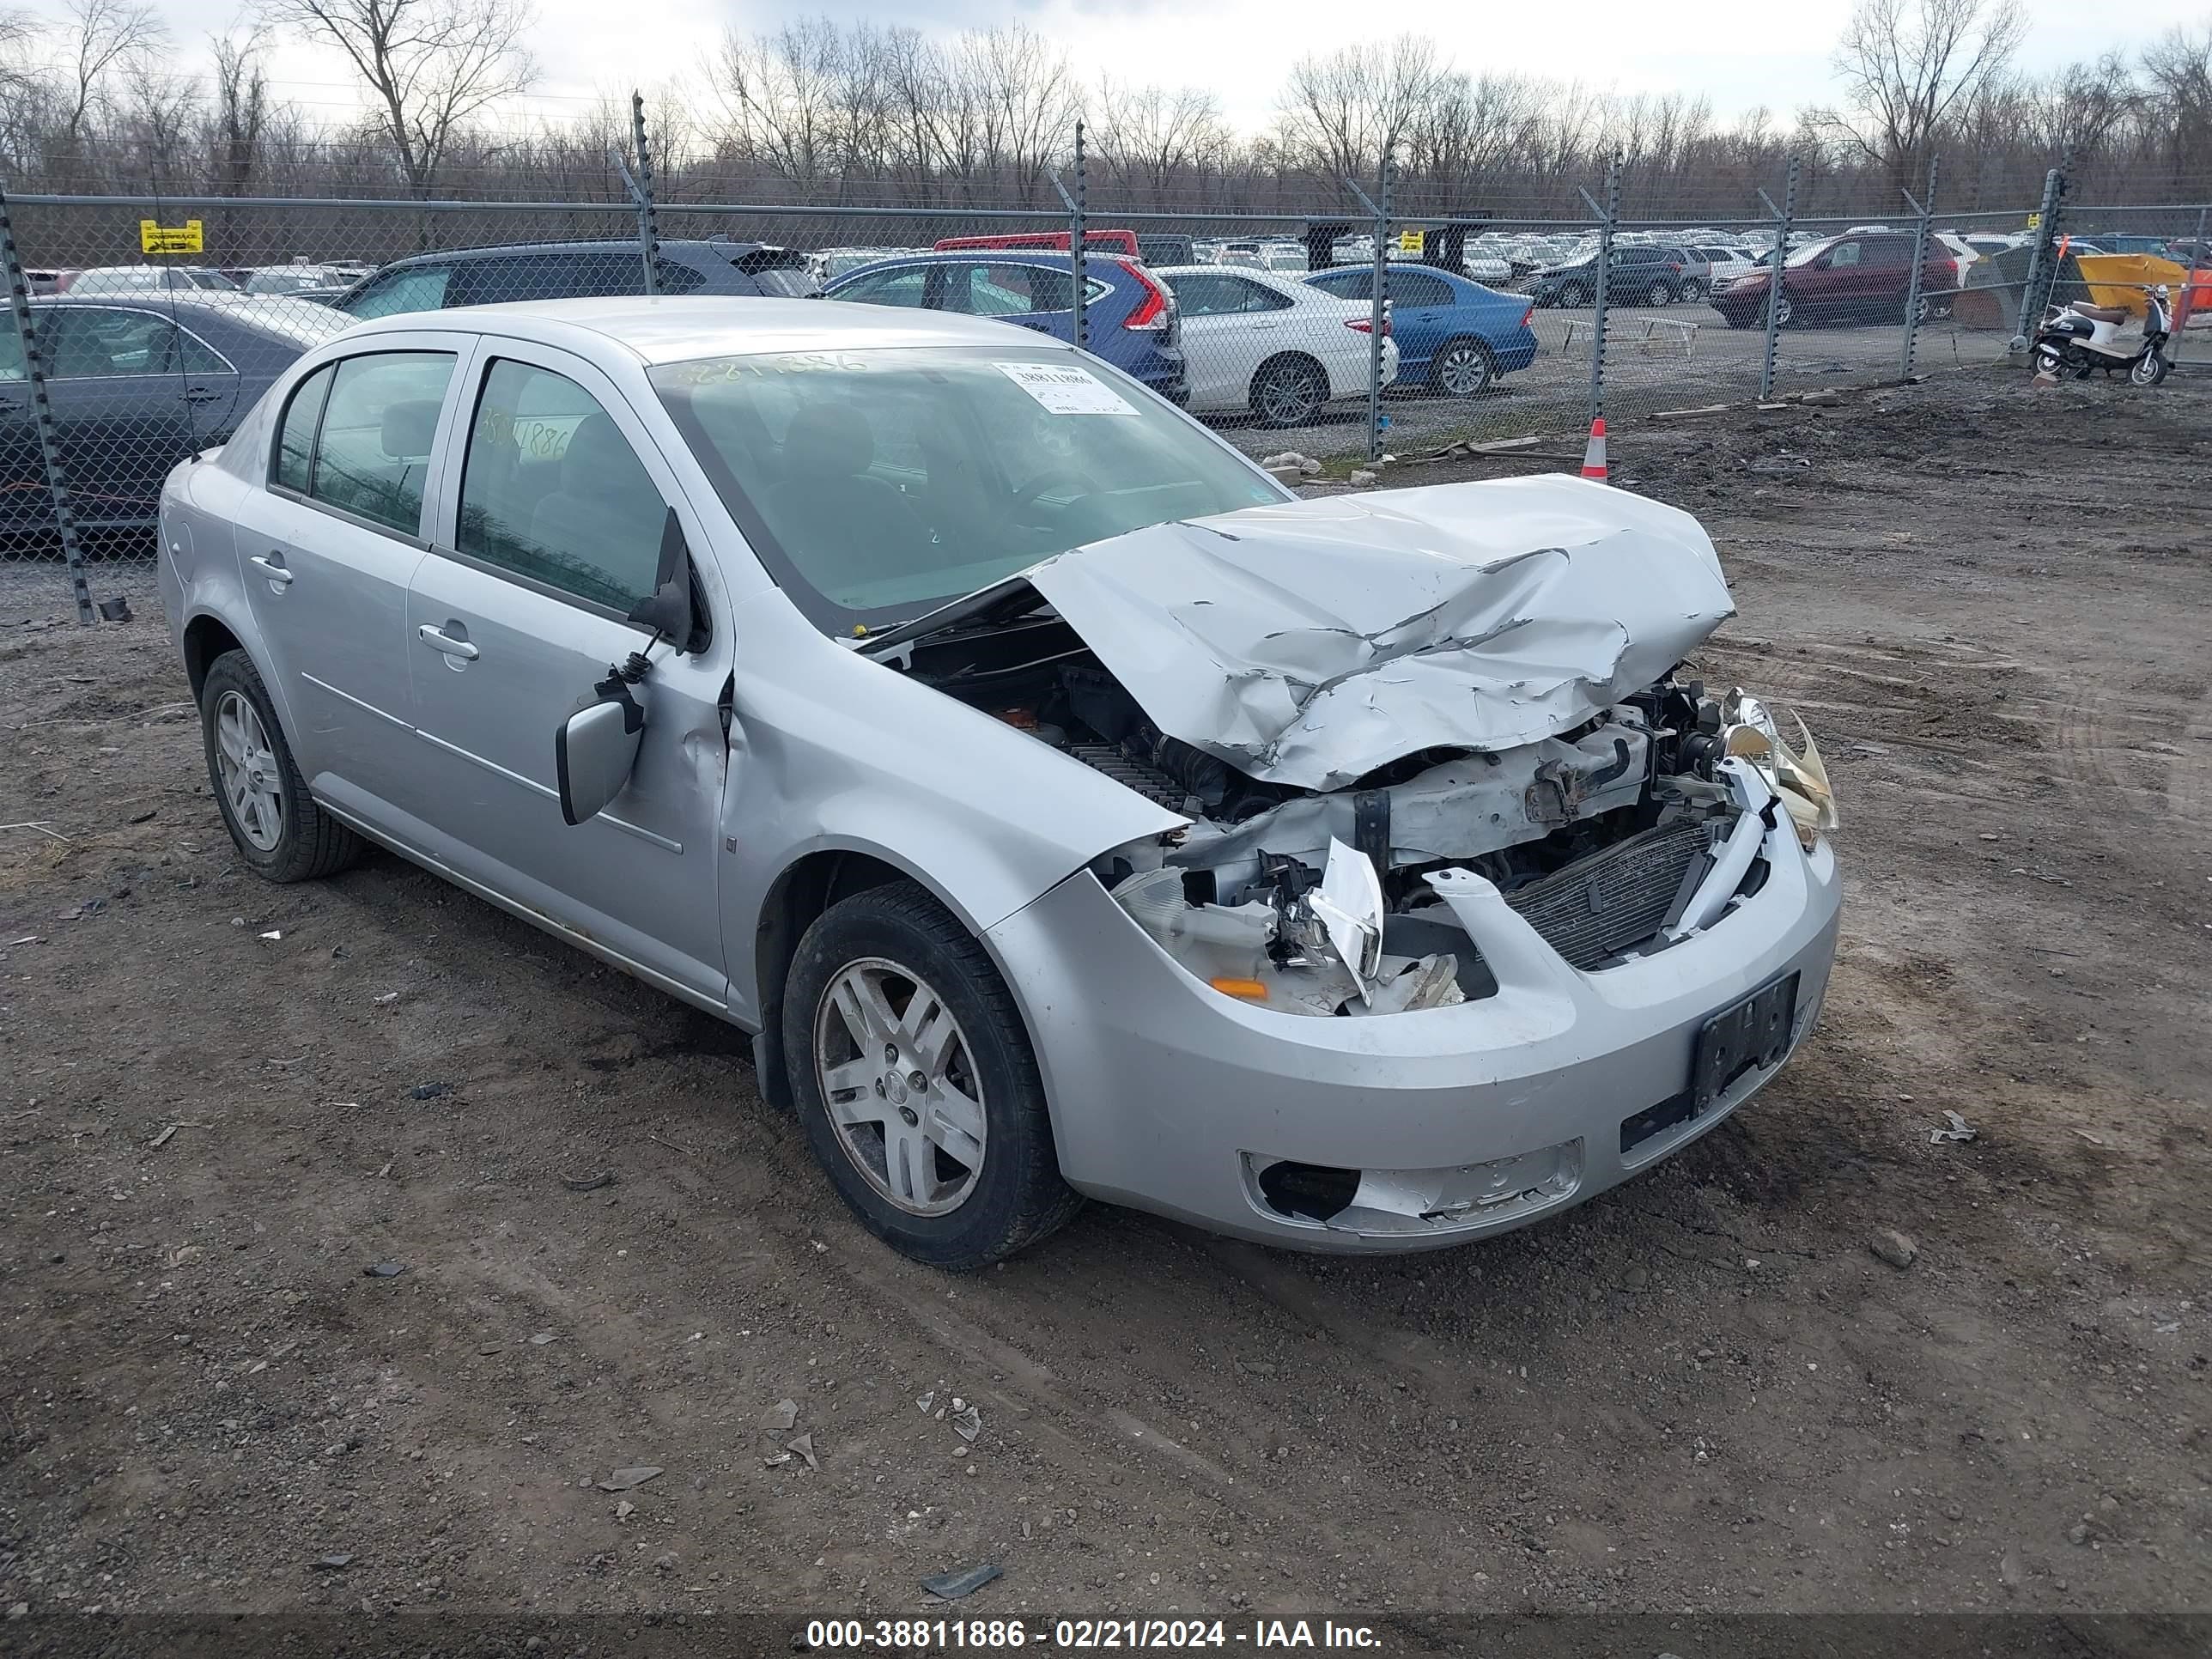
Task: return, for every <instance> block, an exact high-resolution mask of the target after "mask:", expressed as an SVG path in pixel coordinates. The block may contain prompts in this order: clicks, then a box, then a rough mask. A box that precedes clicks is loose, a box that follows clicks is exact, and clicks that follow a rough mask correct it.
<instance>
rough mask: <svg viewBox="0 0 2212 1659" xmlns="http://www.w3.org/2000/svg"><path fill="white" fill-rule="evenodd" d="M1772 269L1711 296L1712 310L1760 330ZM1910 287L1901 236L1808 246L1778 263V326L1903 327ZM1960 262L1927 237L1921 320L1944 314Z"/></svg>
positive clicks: (1908, 248) (1907, 246)
mask: <svg viewBox="0 0 2212 1659" xmlns="http://www.w3.org/2000/svg"><path fill="white" fill-rule="evenodd" d="M1772 275H1773V273H1772V271H1771V268H1769V267H1767V266H1765V265H1762V266H1760V267H1759V269H1758V270H1754V271H1753V272H1752V273H1751V275H1749V276H1739V277H1737V278H1736V279H1735V281H1734V282H1732V283H1728V284H1727V285H1725V286H1724V287H1721V288H1717V289H1714V290H1713V295H1712V303H1713V309H1714V310H1716V311H1717V312H1719V313H1720V314H1721V315H1722V317H1723V318H1724V319H1726V320H1727V322H1728V325H1729V327H1730V328H1751V327H1754V326H1764V325H1765V322H1766V301H1767V295H1768V293H1769V290H1770V288H1771V283H1772ZM1911 283H1912V236H1911V233H1910V232H1908V231H1857V232H1854V233H1851V234H1847V235H1843V236H1832V237H1830V238H1829V239H1828V240H1826V241H1824V242H1808V244H1806V246H1803V247H1801V248H1799V249H1797V250H1796V252H1794V253H1792V254H1790V257H1789V258H1787V259H1786V260H1785V261H1784V263H1783V266H1782V298H1781V302H1780V304H1779V305H1778V307H1776V309H1777V313H1778V320H1779V321H1780V322H1781V324H1782V325H1783V326H1784V327H1785V328H1787V327H1791V326H1798V327H1802V326H1803V325H1806V324H1808V323H1811V324H1819V323H1839V322H1902V321H1903V320H1904V319H1905V295H1906V294H1907V293H1908V292H1909V291H1910V289H1911ZM1958 288H1959V262H1958V261H1957V260H1955V259H1954V258H1952V257H1951V256H1950V254H1949V253H1948V252H1946V251H1945V249H1944V247H1943V245H1942V243H1941V242H1938V241H1936V240H1934V239H1933V238H1932V237H1931V238H1930V239H1929V244H1928V252H1927V254H1926V257H1925V259H1924V262H1923V264H1922V265H1921V267H1920V319H1921V320H1922V321H1923V322H1925V321H1926V320H1927V319H1929V318H1930V317H1942V316H1948V314H1949V313H1950V310H1951V296H1952V295H1954V294H1955V293H1957V292H1958Z"/></svg>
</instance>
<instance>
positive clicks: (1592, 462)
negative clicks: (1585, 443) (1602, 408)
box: [1583, 415, 1606, 483]
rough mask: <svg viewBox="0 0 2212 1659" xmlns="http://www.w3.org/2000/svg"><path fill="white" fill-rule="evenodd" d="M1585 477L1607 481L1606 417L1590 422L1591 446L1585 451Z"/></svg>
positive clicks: (1600, 481)
mask: <svg viewBox="0 0 2212 1659" xmlns="http://www.w3.org/2000/svg"><path fill="white" fill-rule="evenodd" d="M1583 477H1585V478H1595V479H1596V480H1597V481H1598V482H1599V483H1605V481H1606V471H1605V416H1602V415H1601V416H1598V417H1597V419H1595V420H1594V421H1592V422H1590V435H1589V447H1587V448H1586V449H1584V450H1583Z"/></svg>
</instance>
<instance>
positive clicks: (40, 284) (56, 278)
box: [23, 267, 76, 294]
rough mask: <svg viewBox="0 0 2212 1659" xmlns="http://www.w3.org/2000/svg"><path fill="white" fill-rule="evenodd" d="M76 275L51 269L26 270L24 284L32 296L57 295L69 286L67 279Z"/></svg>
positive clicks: (68, 271)
mask: <svg viewBox="0 0 2212 1659" xmlns="http://www.w3.org/2000/svg"><path fill="white" fill-rule="evenodd" d="M72 276H76V272H75V271H73V270H54V269H52V268H51V267H46V268H42V269H40V270H25V271H24V272H23V281H24V283H25V284H26V285H27V287H28V288H29V289H30V290H31V292H32V293H33V294H58V293H60V292H61V291H62V289H64V288H66V287H68V286H69V279H70V277H72Z"/></svg>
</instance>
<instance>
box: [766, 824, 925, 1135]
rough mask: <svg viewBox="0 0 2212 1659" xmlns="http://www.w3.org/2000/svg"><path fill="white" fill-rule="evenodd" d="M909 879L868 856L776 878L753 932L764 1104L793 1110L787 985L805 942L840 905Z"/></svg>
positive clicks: (798, 868)
mask: <svg viewBox="0 0 2212 1659" xmlns="http://www.w3.org/2000/svg"><path fill="white" fill-rule="evenodd" d="M906 879H907V873H906V872H905V871H903V870H902V869H900V868H899V867H898V866H896V865H894V864H886V863H884V860H881V859H878V858H871V857H869V856H868V855H867V854H866V853H848V852H836V851H832V852H823V853H809V854H807V855H806V856H805V858H803V859H801V860H799V862H797V863H796V864H794V865H793V866H791V867H790V868H789V869H788V870H786V871H785V872H783V873H782V874H781V875H780V876H778V877H777V878H775V885H774V886H773V887H771V888H769V892H768V897H767V899H766V900H765V901H764V902H763V903H762V905H761V911H760V921H758V923H757V924H756V926H755V927H754V930H753V973H754V976H755V977H754V981H753V983H754V985H755V987H757V991H758V994H759V999H760V1020H761V1028H760V1032H759V1035H758V1036H756V1037H755V1038H754V1039H753V1056H754V1069H755V1071H756V1073H757V1079H756V1081H757V1085H758V1087H759V1089H760V1091H761V1096H762V1097H763V1099H765V1100H768V1101H769V1102H771V1103H774V1104H775V1105H777V1106H780V1107H783V1108H785V1109H789V1107H790V1106H791V1103H792V1102H791V1088H790V1085H789V1083H788V1082H787V1080H786V1079H785V1077H784V1073H783V981H784V975H786V974H787V973H788V972H789V971H790V969H791V959H792V957H793V956H795V955H797V954H798V951H799V940H800V939H803V938H804V937H805V933H806V930H807V929H808V928H809V927H812V926H813V925H814V920H815V918H816V917H817V916H819V915H821V914H822V913H823V911H824V910H827V909H828V908H829V907H830V906H831V905H833V904H835V903H836V902H837V901H838V900H840V899H843V898H849V897H851V896H853V895H854V894H855V893H861V892H866V890H868V889H869V888H871V887H882V886H884V885H885V884H889V883H890V882H894V881H904V880H906Z"/></svg>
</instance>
